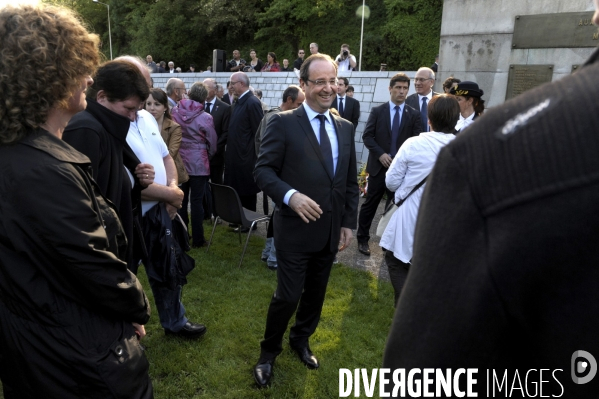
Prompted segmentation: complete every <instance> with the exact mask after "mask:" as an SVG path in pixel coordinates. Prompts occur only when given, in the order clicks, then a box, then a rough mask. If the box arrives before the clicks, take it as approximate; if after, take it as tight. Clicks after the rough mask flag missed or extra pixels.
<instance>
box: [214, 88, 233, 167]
mask: <svg viewBox="0 0 599 399" xmlns="http://www.w3.org/2000/svg"><path fill="white" fill-rule="evenodd" d="M212 102H213V104H212V107H211V108H210V115H212V121H213V122H214V130H215V131H216V135H217V136H218V142H217V145H216V153H215V154H214V155H213V156H212V158H210V165H211V166H212V165H223V164H224V163H225V146H226V145H227V137H228V136H229V134H228V132H229V120H230V119H231V105H229V103H226V102H224V101H221V100H219V99H218V98H217V97H214V100H212Z"/></svg>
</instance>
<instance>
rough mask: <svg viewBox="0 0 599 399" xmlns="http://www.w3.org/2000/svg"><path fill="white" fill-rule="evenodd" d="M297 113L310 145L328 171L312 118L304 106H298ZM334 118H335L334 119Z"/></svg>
mask: <svg viewBox="0 0 599 399" xmlns="http://www.w3.org/2000/svg"><path fill="white" fill-rule="evenodd" d="M295 115H296V116H297V117H298V119H299V125H300V126H301V127H302V130H303V131H304V134H305V135H306V137H307V138H308V141H309V142H310V145H312V149H313V150H314V152H315V153H316V156H317V157H318V159H319V160H320V164H321V165H322V167H323V168H324V170H325V171H327V165H326V163H325V161H324V158H323V157H322V152H321V151H320V144H318V140H317V139H316V134H315V133H314V130H313V129H312V125H311V124H310V120H309V119H308V115H307V114H306V111H305V110H304V107H303V106H300V107H299V108H297V110H296V111H295ZM331 116H332V115H331ZM333 118H334V117H333ZM333 120H335V119H333ZM337 142H339V135H337ZM337 163H339V160H337ZM328 174H329V173H328V171H327V175H328ZM329 177H330V178H331V180H333V178H332V176H330V175H329Z"/></svg>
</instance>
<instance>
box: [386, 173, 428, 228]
mask: <svg viewBox="0 0 599 399" xmlns="http://www.w3.org/2000/svg"><path fill="white" fill-rule="evenodd" d="M427 178H428V176H426V177H425V178H424V179H422V181H421V182H420V183H418V184H417V185H416V186H415V187H414V188H413V189H412V191H410V193H409V194H408V195H406V197H405V198H404V199H402V200H401V201H399V202H398V203H397V204H394V203H390V204H389V206H388V207H387V208H386V209H385V211H384V212H383V216H382V217H381V220H380V221H379V225H378V226H377V227H376V235H377V237H382V236H383V233H384V232H385V229H386V228H387V225H388V224H389V221H390V220H391V216H393V214H394V213H395V211H397V209H398V208H399V207H400V206H401V205H402V204H403V203H404V202H406V200H407V199H408V197H409V196H410V195H412V194H414V193H415V192H416V190H418V189H419V188H420V187H422V185H423V184H424V183H425V182H426V179H427Z"/></svg>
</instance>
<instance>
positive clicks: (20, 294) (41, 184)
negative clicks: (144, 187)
mask: <svg viewBox="0 0 599 399" xmlns="http://www.w3.org/2000/svg"><path fill="white" fill-rule="evenodd" d="M89 167H90V163H89V160H88V158H87V157H86V156H84V155H82V154H81V153H79V152H77V151H76V150H74V149H73V148H72V147H71V146H69V145H68V144H67V143H65V142H64V141H62V140H60V139H58V138H56V137H55V136H53V135H51V134H50V133H48V132H46V131H43V130H40V131H35V132H30V133H29V134H28V136H27V137H25V138H24V139H22V140H20V141H19V142H18V143H17V144H15V145H2V146H0V170H2V174H1V176H2V177H1V179H0V193H2V194H1V195H0V377H1V378H2V383H3V384H4V387H5V388H6V387H7V386H8V387H9V389H12V390H13V391H14V392H13V393H14V395H15V397H27V398H29V397H40V398H41V397H44V398H66V399H70V398H72V399H75V398H82V397H94V398H107V397H114V396H115V395H118V396H119V397H127V398H149V397H151V395H152V388H151V384H150V381H149V377H148V374H147V372H148V362H147V360H146V358H145V355H144V354H143V351H142V349H141V348H140V346H139V344H138V343H137V338H136V335H135V332H134V329H133V326H132V324H131V322H137V323H140V324H145V323H146V322H147V321H148V318H149V316H150V314H149V312H150V309H149V305H148V301H147V298H146V296H145V294H144V292H143V289H142V287H141V284H140V283H139V281H138V280H137V278H136V277H135V275H133V274H132V273H131V272H130V271H129V270H127V267H126V264H125V262H123V261H121V260H119V258H121V259H122V258H123V257H124V253H123V251H124V248H125V239H124V234H123V231H122V228H121V225H120V223H119V220H118V217H117V215H116V211H115V210H114V208H113V207H112V206H111V205H110V204H109V203H108V202H107V201H106V200H105V199H104V197H103V196H102V195H101V193H100V189H99V187H98V186H97V185H96V184H95V182H93V180H92V179H91V176H90V175H89V172H88V170H89Z"/></svg>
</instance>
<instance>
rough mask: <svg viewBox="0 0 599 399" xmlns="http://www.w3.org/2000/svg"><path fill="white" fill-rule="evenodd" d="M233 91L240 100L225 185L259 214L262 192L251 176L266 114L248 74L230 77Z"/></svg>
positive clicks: (231, 121) (233, 117)
mask: <svg viewBox="0 0 599 399" xmlns="http://www.w3.org/2000/svg"><path fill="white" fill-rule="evenodd" d="M231 87H233V91H234V93H235V95H236V96H237V102H236V105H235V106H234V107H233V110H232V111H231V118H230V119H229V131H228V137H227V150H226V151H225V184H226V185H227V186H231V187H233V188H234V189H235V191H237V194H239V199H240V200H241V205H243V207H244V208H246V209H249V210H251V211H256V201H257V194H258V193H259V192H260V189H259V188H258V186H257V185H256V182H255V181H254V176H253V174H252V172H253V170H254V166H255V165H256V151H255V150H254V140H255V137H256V132H257V131H258V126H259V125H260V121H262V118H263V117H264V111H262V103H261V102H260V100H259V99H258V97H256V96H254V95H253V94H252V92H251V91H250V78H249V77H248V75H247V74H246V73H245V72H235V73H234V74H233V75H231Z"/></svg>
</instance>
